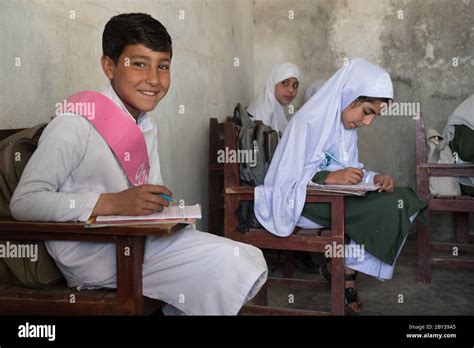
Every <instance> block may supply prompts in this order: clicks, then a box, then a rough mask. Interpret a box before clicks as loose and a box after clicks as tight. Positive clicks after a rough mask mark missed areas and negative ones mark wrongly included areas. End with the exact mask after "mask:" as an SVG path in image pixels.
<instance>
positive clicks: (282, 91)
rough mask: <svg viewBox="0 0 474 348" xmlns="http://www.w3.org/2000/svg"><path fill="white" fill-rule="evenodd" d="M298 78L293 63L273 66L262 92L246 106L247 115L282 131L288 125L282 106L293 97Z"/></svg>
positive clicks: (297, 85)
mask: <svg viewBox="0 0 474 348" xmlns="http://www.w3.org/2000/svg"><path fill="white" fill-rule="evenodd" d="M299 78H300V70H299V69H298V67H297V66H296V65H295V64H293V63H282V64H277V65H275V66H273V68H272V70H271V72H270V75H268V77H267V81H266V83H265V88H264V89H263V91H262V93H260V95H259V96H258V97H257V98H256V99H254V100H253V101H252V102H251V103H250V105H249V107H248V108H247V112H248V113H249V115H250V116H253V117H254V119H255V120H260V121H262V122H263V123H264V124H265V125H267V126H270V127H272V128H273V130H276V131H279V132H281V133H283V132H284V131H285V129H286V127H287V125H288V120H287V119H286V115H285V110H284V106H286V105H288V104H290V103H291V102H292V101H293V100H294V99H295V97H296V95H297V93H298V87H299V81H298V79H299Z"/></svg>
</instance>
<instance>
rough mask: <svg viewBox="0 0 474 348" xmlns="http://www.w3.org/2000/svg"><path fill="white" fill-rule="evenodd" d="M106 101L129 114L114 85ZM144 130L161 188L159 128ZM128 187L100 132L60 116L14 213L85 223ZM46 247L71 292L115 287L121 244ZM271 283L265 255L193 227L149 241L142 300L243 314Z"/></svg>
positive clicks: (143, 123)
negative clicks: (105, 197)
mask: <svg viewBox="0 0 474 348" xmlns="http://www.w3.org/2000/svg"><path fill="white" fill-rule="evenodd" d="M104 94H105V95H106V96H108V97H109V98H111V99H112V100H114V101H115V102H116V103H117V105H119V106H120V107H122V109H123V110H124V111H126V112H127V113H128V111H127V110H126V108H125V107H124V106H123V104H122V103H121V101H120V99H119V98H118V97H117V95H116V94H115V92H114V91H113V89H112V88H111V87H110V86H109V87H108V88H107V89H106V91H105V92H104ZM129 115H130V114H129ZM130 117H132V116H131V115H130ZM138 125H139V127H140V128H141V130H142V132H143V135H144V137H145V141H146V144H147V149H148V155H149V159H150V167H151V168H150V175H149V182H150V183H151V184H157V185H160V184H162V178H161V174H160V163H159V158H158V152H157V139H156V134H157V129H156V125H155V123H154V122H153V120H152V119H151V118H149V117H148V116H147V115H146V114H142V115H140V116H139V118H138ZM128 187H129V184H128V181H127V178H126V176H125V173H124V172H123V170H122V168H121V167H120V164H119V162H118V161H117V160H116V158H115V156H114V154H113V153H112V151H111V150H110V148H109V147H108V145H107V144H106V142H105V141H104V140H103V139H102V137H101V136H100V135H99V133H98V132H97V131H96V130H95V128H94V127H93V126H92V125H91V124H90V123H89V122H88V121H87V120H86V119H85V118H84V117H81V116H77V115H60V116H58V117H56V118H54V119H53V120H52V121H51V122H50V124H49V125H48V126H47V127H46V129H45V130H44V132H43V135H42V136H41V138H40V141H39V145H38V148H37V150H36V151H35V152H34V154H33V156H32V157H31V159H30V161H29V162H28V164H27V166H26V168H25V171H24V173H23V175H22V177H21V180H20V182H19V184H18V186H17V189H16V190H15V192H14V194H13V197H12V200H11V204H10V209H11V212H12V215H13V217H14V218H16V219H18V220H30V221H86V220H87V219H88V218H89V216H90V215H91V212H92V210H93V208H94V206H95V204H96V202H97V199H98V198H99V195H100V193H103V192H119V191H122V190H125V189H127V188H128ZM46 247H47V249H48V252H49V253H50V254H51V256H52V257H53V258H54V260H55V261H56V264H57V265H58V267H59V269H60V270H61V271H62V272H63V274H64V276H65V278H66V280H67V282H68V285H69V286H70V287H76V288H78V289H81V288H86V289H89V288H98V287H107V288H115V287H116V268H115V265H116V264H115V262H116V256H115V244H113V243H89V242H79V241H48V242H47V243H46ZM266 277H267V265H266V263H265V260H264V258H263V255H262V252H261V251H260V250H259V249H257V248H255V247H253V246H250V245H246V244H242V243H238V242H234V241H232V240H230V239H226V238H222V237H218V236H215V235H211V234H208V233H204V232H200V231H196V230H195V229H192V228H188V229H184V230H182V231H180V232H178V233H175V234H173V235H171V236H169V237H147V238H146V241H145V255H144V263H143V294H144V295H146V296H148V297H151V298H155V299H160V300H163V301H164V302H167V303H170V304H171V305H173V306H174V307H176V308H177V309H179V310H180V311H182V312H184V313H186V314H231V315H233V314H237V313H238V311H239V309H240V308H241V306H242V305H243V304H244V303H245V302H246V301H247V300H249V299H250V298H252V297H253V296H254V295H255V294H256V292H257V291H258V290H259V289H260V287H261V286H262V285H263V283H264V282H265V280H266Z"/></svg>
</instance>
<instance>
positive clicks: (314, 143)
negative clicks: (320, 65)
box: [254, 58, 426, 311]
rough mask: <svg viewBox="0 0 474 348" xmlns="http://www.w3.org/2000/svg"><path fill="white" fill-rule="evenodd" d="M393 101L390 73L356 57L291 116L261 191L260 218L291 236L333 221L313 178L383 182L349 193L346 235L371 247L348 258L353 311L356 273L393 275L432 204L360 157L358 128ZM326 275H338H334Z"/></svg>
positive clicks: (257, 204) (380, 276) (381, 276)
mask: <svg viewBox="0 0 474 348" xmlns="http://www.w3.org/2000/svg"><path fill="white" fill-rule="evenodd" d="M392 98H393V88H392V82H391V79H390V76H389V75H388V73H387V72H385V71H384V70H383V69H381V68H380V67H378V66H376V65H373V64H371V63H369V62H367V61H366V60H364V59H360V58H356V59H353V60H351V61H350V62H349V64H348V65H347V66H344V67H342V68H340V69H339V70H338V71H337V72H336V73H335V74H334V75H333V76H332V77H331V78H330V79H329V80H328V81H327V82H326V83H325V84H324V85H323V86H322V87H321V89H320V90H319V91H318V92H317V93H316V94H315V95H313V96H312V97H311V98H310V99H309V100H308V102H306V103H305V104H304V105H303V107H302V108H301V109H300V110H299V111H298V112H297V113H296V114H295V116H294V117H293V118H292V119H291V121H290V123H289V125H288V128H287V130H286V132H285V134H284V135H283V137H282V139H281V142H280V144H279V145H278V147H277V149H276V151H275V154H274V157H273V159H272V162H271V164H270V168H269V170H268V172H267V175H266V177H265V181H264V184H263V185H260V186H257V187H256V188H255V209H254V210H255V215H256V217H257V218H258V220H259V222H260V223H261V224H262V225H263V226H264V227H265V228H266V229H267V230H268V231H270V232H271V233H273V234H275V235H277V236H281V237H286V236H289V235H290V234H292V233H293V230H294V228H295V226H297V225H298V226H300V227H303V228H320V227H322V226H323V227H327V226H329V224H330V209H329V205H328V204H325V203H307V204H305V198H306V188H307V185H308V184H309V183H310V182H311V181H313V182H316V183H319V184H357V183H359V182H365V183H374V184H376V185H379V186H380V189H379V191H378V192H369V193H368V194H367V195H366V196H365V197H346V198H345V207H346V209H345V233H346V234H347V235H348V236H349V237H350V238H351V242H350V243H351V244H352V245H354V244H358V245H361V246H362V247H363V249H362V250H364V251H365V253H363V254H362V255H358V256H356V257H354V258H350V257H349V258H346V259H345V265H346V274H347V276H346V302H347V304H348V310H354V311H357V310H358V309H357V304H358V297H357V292H356V291H355V271H361V272H364V273H367V274H369V275H372V276H374V277H377V278H378V279H390V278H391V277H392V274H393V267H394V264H395V260H396V258H397V256H398V254H399V252H400V250H401V247H402V245H403V243H404V241H405V239H406V236H407V234H408V231H409V228H410V225H411V223H412V221H413V219H414V218H415V217H416V215H417V213H418V212H419V211H420V210H421V209H423V208H424V207H425V206H426V204H425V203H424V202H422V201H420V200H419V199H418V197H416V195H415V193H414V192H413V190H412V189H410V188H396V189H395V188H394V183H393V179H392V178H391V177H390V176H389V175H382V174H378V173H375V172H371V171H367V170H365V169H363V164H362V163H360V162H359V158H358V157H359V156H358V150H357V130H356V129H357V128H358V127H361V126H369V125H370V124H371V123H372V121H373V119H374V118H375V116H376V115H377V114H379V113H380V111H381V108H382V107H383V103H387V102H388V101H389V100H390V99H392ZM327 154H329V155H327ZM334 158H336V159H337V161H335V160H334ZM381 191H386V192H383V193H380V192H381ZM400 202H401V203H400ZM325 270H326V271H327V269H326V268H325ZM323 275H325V276H326V278H329V277H330V274H328V272H326V273H323Z"/></svg>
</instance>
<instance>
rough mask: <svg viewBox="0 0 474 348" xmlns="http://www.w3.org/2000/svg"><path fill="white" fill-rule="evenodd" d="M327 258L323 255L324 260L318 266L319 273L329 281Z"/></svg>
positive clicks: (329, 273)
mask: <svg viewBox="0 0 474 348" xmlns="http://www.w3.org/2000/svg"><path fill="white" fill-rule="evenodd" d="M328 264H329V258H327V257H324V261H323V263H322V265H321V266H319V273H320V274H321V275H322V276H323V278H324V279H326V280H327V282H328V283H331V272H330V271H329V268H328Z"/></svg>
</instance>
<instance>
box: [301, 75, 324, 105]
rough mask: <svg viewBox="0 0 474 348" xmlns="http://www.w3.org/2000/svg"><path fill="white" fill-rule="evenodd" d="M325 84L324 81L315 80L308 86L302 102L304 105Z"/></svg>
mask: <svg viewBox="0 0 474 348" xmlns="http://www.w3.org/2000/svg"><path fill="white" fill-rule="evenodd" d="M325 83H326V80H316V81H314V82H313V83H312V84H310V85H309V86H308V88H307V89H306V93H305V95H304V102H305V103H306V102H307V101H308V100H309V99H310V98H311V97H312V96H313V95H315V94H316V92H317V91H319V89H320V88H321V87H322V86H323V85H324V84H325Z"/></svg>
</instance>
